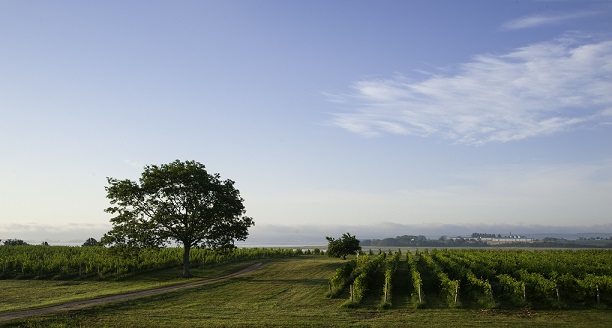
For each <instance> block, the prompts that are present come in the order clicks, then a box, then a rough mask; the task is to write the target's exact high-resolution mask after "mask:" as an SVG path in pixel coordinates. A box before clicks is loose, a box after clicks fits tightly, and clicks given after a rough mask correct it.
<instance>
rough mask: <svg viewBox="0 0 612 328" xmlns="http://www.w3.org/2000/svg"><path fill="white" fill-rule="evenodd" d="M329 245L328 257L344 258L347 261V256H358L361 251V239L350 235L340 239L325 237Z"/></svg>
mask: <svg viewBox="0 0 612 328" xmlns="http://www.w3.org/2000/svg"><path fill="white" fill-rule="evenodd" d="M325 239H327V241H328V242H329V244H328V245H327V255H328V256H332V257H342V259H343V260H346V256H347V255H349V254H357V252H359V251H360V250H361V246H359V239H357V237H355V236H351V234H350V233H345V234H343V235H342V237H340V238H339V239H334V238H332V237H325Z"/></svg>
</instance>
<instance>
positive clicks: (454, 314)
mask: <svg viewBox="0 0 612 328" xmlns="http://www.w3.org/2000/svg"><path fill="white" fill-rule="evenodd" d="M342 262H343V261H342V260H338V259H331V258H327V257H322V256H302V257H297V258H286V259H276V260H270V264H269V265H268V266H266V267H264V268H263V269H261V270H259V271H257V272H255V273H252V274H250V275H248V276H243V277H239V278H233V279H231V280H228V281H225V282H219V283H215V284H211V285H204V286H200V287H197V288H194V289H190V290H183V291H180V292H173V293H169V294H164V295H158V296H154V297H149V298H143V299H138V300H133V301H128V302H122V303H115V304H110V305H106V306H99V307H94V308H89V309H84V310H78V311H71V312H65V313H60V314H56V315H50V316H46V317H39V318H32V319H28V320H21V321H14V322H12V323H8V324H6V325H7V326H20V327H79V326H84V327H264V326H266V327H268V326H282V327H304V326H313V327H333V326H340V327H344V326H350V327H406V326H408V327H410V326H415V327H474V326H492V327H506V326H507V327H534V326H535V327H587V326H588V327H609V326H610V324H609V323H610V322H611V321H612V311H610V310H605V309H590V310H581V311H577V310H560V311H554V310H551V311H535V310H525V309H520V310H477V309H439V308H433V309H414V308H413V307H412V306H411V304H410V302H409V301H406V300H397V299H396V298H395V297H396V296H397V297H401V296H402V295H407V294H404V293H396V292H394V307H393V308H391V309H388V310H378V305H379V302H380V295H377V296H372V299H368V300H366V302H364V303H365V304H364V305H363V306H360V307H358V308H356V309H347V308H342V307H341V304H342V303H344V302H345V301H346V298H336V299H329V298H326V297H325V294H326V293H327V290H328V284H327V283H328V279H329V277H331V275H332V274H333V272H334V270H335V269H336V268H337V267H339V266H340V265H341V263H342ZM251 263H252V262H251ZM237 265H238V264H231V265H227V266H225V265H224V266H219V267H216V268H211V269H210V271H209V273H208V274H209V275H215V274H218V275H222V274H221V273H220V271H223V270H225V271H226V272H227V271H232V270H238V269H239V268H238V267H237ZM214 270H218V271H217V273H214V272H213V271H214ZM205 271H206V270H204V271H202V274H204V272H205ZM149 279H152V280H155V279H162V278H161V277H158V278H155V279H153V278H149ZM132 280H135V281H134V282H138V281H142V280H146V279H144V278H142V277H141V278H139V277H135V278H134V279H132ZM5 282H7V281H0V284H4V283H5ZM131 282H132V281H130V280H129V279H128V280H126V281H120V282H116V283H117V284H129V283H131ZM43 283H50V284H51V283H61V282H51V281H47V282H43ZM102 283H107V284H109V286H110V283H111V282H102ZM112 283H115V282H112ZM28 288H29V287H28ZM79 288H80V287H79ZM15 292H16V291H13V292H12V293H15ZM3 294H5V293H3ZM342 296H346V295H344V294H342ZM3 297H4V295H3ZM13 297H14V298H17V297H15V296H13ZM396 300H397V302H396Z"/></svg>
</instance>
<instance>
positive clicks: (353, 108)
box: [333, 39, 612, 144]
mask: <svg viewBox="0 0 612 328" xmlns="http://www.w3.org/2000/svg"><path fill="white" fill-rule="evenodd" d="M610 90H612V41H603V42H595V43H579V42H577V41H573V42H568V40H567V39H564V40H563V41H562V40H555V41H551V42H542V43H536V44H532V45H529V46H526V47H523V48H518V49H515V50H514V51H512V52H510V53H506V54H501V55H491V54H487V55H479V56H476V57H474V59H473V60H472V61H471V62H468V63H464V64H462V65H459V67H458V69H457V73H456V74H455V75H448V74H446V75H435V76H432V77H429V78H427V79H425V80H421V81H410V80H409V79H408V78H406V77H403V76H400V77H393V78H389V79H372V80H363V81H358V82H355V83H353V84H352V85H351V92H350V93H348V94H344V95H335V96H334V97H333V98H334V99H333V101H334V102H335V103H336V104H338V106H342V107H345V108H348V109H347V111H345V112H342V113H335V114H333V115H334V119H333V124H335V125H336V126H339V127H341V128H344V129H346V130H348V131H351V132H354V133H358V134H362V135H364V136H376V135H381V134H397V135H410V136H440V137H443V138H446V139H449V140H452V141H453V142H457V143H465V144H484V143H489V142H508V141H514V140H521V139H525V138H530V137H536V136H541V135H548V134H553V133H558V132H561V131H565V130H568V129H572V128H575V127H578V126H586V127H588V126H594V125H600V124H605V123H606V122H607V123H609V122H612V110H611V109H612V92H610Z"/></svg>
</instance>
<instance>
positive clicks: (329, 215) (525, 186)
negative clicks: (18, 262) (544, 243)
mask: <svg viewBox="0 0 612 328" xmlns="http://www.w3.org/2000/svg"><path fill="white" fill-rule="evenodd" d="M0 47H1V51H0V137H1V138H0V150H1V153H2V160H1V161H0V179H1V181H2V183H1V184H0V209H1V211H0V238H22V239H27V240H35V241H38V240H50V241H54V242H55V241H57V242H65V241H68V240H85V239H86V238H88V237H94V238H96V237H99V236H101V235H102V234H103V233H104V232H105V231H106V230H108V229H109V228H110V223H109V219H110V216H109V214H106V213H104V212H103V209H104V208H105V207H107V206H108V201H107V200H106V198H105V191H104V187H105V186H106V177H115V178H120V179H123V178H129V179H137V178H138V177H139V175H140V173H141V172H142V168H143V166H144V165H146V164H161V163H167V162H171V161H173V160H175V159H181V160H196V161H199V162H201V163H203V164H205V165H206V166H207V168H208V169H209V170H210V171H211V172H218V173H220V174H221V177H222V178H229V179H232V180H235V181H236V187H237V188H238V189H239V190H240V191H241V195H242V196H243V198H244V199H245V205H246V207H247V214H248V215H250V216H252V217H253V218H254V219H255V222H256V226H255V227H254V228H253V229H252V231H251V237H252V240H255V241H261V240H275V238H276V239H279V238H281V237H287V236H290V237H291V238H293V239H294V240H306V239H308V238H320V239H323V237H324V236H325V235H330V234H336V233H340V232H342V231H349V232H357V233H358V237H360V236H363V237H373V236H383V235H384V236H390V237H393V236H396V235H401V234H413V233H419V229H421V230H423V231H425V230H426V229H429V230H427V231H434V230H435V228H436V227H439V228H440V229H441V230H442V229H443V227H448V226H468V227H470V228H472V227H473V228H474V229H477V228H478V229H479V230H482V231H483V232H493V233H505V232H506V231H505V230H504V231H498V230H499V229H501V228H503V229H510V228H512V229H514V231H517V232H518V233H520V231H521V229H524V230H525V231H527V230H528V229H530V228H533V227H541V230H542V229H543V230H545V229H553V228H552V227H571V228H572V229H575V228H577V227H580V228H581V229H584V230H585V231H587V230H589V231H598V232H602V231H605V232H612V225H611V224H610V222H612V202H610V197H611V196H612V2H611V1H104V2H101V1H56V2H48V1H22V0H20V1H12V0H5V1H2V2H0ZM485 230H488V231H485ZM444 233H446V232H444ZM441 234H442V233H441ZM317 236H318V237H317Z"/></svg>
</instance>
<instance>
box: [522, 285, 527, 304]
mask: <svg viewBox="0 0 612 328" xmlns="http://www.w3.org/2000/svg"><path fill="white" fill-rule="evenodd" d="M523 301H525V302H527V292H526V291H525V284H523Z"/></svg>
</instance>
